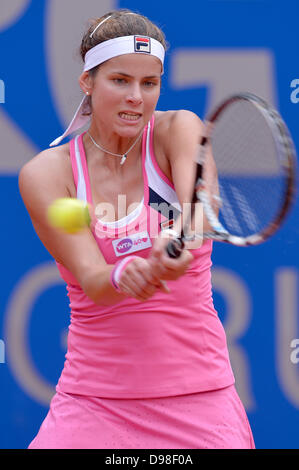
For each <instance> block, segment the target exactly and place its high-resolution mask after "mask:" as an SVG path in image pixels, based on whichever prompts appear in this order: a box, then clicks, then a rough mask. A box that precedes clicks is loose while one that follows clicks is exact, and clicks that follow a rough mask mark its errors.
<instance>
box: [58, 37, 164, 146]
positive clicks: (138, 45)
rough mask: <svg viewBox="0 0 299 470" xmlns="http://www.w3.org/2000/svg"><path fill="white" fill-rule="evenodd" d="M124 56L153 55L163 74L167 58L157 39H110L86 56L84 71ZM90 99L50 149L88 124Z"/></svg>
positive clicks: (80, 106) (81, 106) (86, 97)
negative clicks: (165, 58)
mask: <svg viewBox="0 0 299 470" xmlns="http://www.w3.org/2000/svg"><path fill="white" fill-rule="evenodd" d="M123 54H149V55H153V56H155V57H157V58H158V59H159V60H160V61H161V64H162V73H163V63H164V57H165V49H164V47H163V46H162V44H161V43H160V42H159V41H156V39H153V38H150V37H148V36H141V35H136V36H121V37H118V38H114V39H109V40H108V41H104V42H102V43H100V44H98V45H97V46H95V47H93V48H92V49H90V50H89V51H88V52H87V53H86V55H85V58H84V68H83V71H84V72H86V71H88V70H91V69H92V68H94V67H96V66H97V65H100V64H102V63H103V62H106V60H109V59H112V58H113V57H117V56H120V55H123ZM88 98H89V97H88V96H84V98H83V99H82V101H81V103H80V105H79V107H78V109H77V111H76V113H75V115H74V117H73V119H72V121H71V123H70V125H69V126H68V128H67V129H66V131H65V132H64V133H63V134H62V135H61V136H60V137H58V138H57V139H55V140H54V141H53V142H52V143H51V144H50V147H53V146H54V145H58V144H59V143H60V142H61V141H62V140H63V139H64V138H65V137H66V136H67V135H69V134H72V133H73V132H75V131H76V130H78V129H80V128H81V127H83V126H85V124H87V122H88V121H89V116H86V115H83V113H84V112H86V111H87V107H89V106H88V103H89V101H88Z"/></svg>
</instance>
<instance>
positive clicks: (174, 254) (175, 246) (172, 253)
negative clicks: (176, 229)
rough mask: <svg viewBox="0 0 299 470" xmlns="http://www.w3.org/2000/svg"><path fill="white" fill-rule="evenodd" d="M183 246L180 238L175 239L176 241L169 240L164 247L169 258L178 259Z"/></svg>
mask: <svg viewBox="0 0 299 470" xmlns="http://www.w3.org/2000/svg"><path fill="white" fill-rule="evenodd" d="M184 246H185V244H184V242H183V240H181V239H180V238H177V239H176V240H171V241H170V242H169V243H168V245H167V247H166V251H167V254H168V256H169V257H170V258H179V257H180V256H181V253H182V251H183V249H184Z"/></svg>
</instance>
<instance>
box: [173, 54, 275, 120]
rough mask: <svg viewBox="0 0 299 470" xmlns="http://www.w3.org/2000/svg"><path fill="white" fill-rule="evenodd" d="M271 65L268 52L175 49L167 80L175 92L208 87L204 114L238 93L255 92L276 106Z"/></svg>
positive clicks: (271, 57) (272, 64)
mask: <svg viewBox="0 0 299 470" xmlns="http://www.w3.org/2000/svg"><path fill="white" fill-rule="evenodd" d="M274 66H275V64H274V58H273V55H272V52H271V51H270V50H268V49H241V48H235V49H226V48H221V49H217V48H209V49H203V48H192V49H187V48H186V49H175V50H174V51H173V52H172V55H171V69H170V70H171V73H170V79H171V85H172V86H173V88H177V89H188V88H190V87H195V86H196V87H200V86H202V87H208V88H209V100H210V101H209V103H208V109H207V111H208V110H209V109H211V108H214V106H216V105H217V104H219V102H220V101H221V100H223V99H224V98H226V97H227V96H228V95H231V94H235V93H237V92H240V91H243V92H244V91H248V92H252V93H256V94H257V95H259V96H261V97H263V98H264V99H265V100H267V101H268V102H269V103H272V104H273V105H274V106H276V104H277V98H276V94H275V90H276V83H274V78H273V77H275V73H274Z"/></svg>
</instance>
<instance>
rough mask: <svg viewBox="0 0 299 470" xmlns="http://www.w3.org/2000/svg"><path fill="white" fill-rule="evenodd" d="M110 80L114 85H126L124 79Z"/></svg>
mask: <svg viewBox="0 0 299 470" xmlns="http://www.w3.org/2000/svg"><path fill="white" fill-rule="evenodd" d="M112 80H113V82H114V83H115V84H116V85H125V84H126V83H127V81H126V79H125V78H113V79H112Z"/></svg>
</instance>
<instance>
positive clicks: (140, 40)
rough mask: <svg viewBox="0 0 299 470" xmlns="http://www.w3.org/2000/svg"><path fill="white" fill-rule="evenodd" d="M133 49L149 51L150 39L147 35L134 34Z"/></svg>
mask: <svg viewBox="0 0 299 470" xmlns="http://www.w3.org/2000/svg"><path fill="white" fill-rule="evenodd" d="M134 50H135V52H148V53H149V54H150V53H151V39H150V38H148V37H147V36H134Z"/></svg>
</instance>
